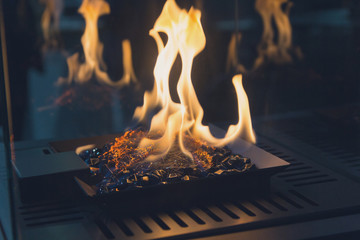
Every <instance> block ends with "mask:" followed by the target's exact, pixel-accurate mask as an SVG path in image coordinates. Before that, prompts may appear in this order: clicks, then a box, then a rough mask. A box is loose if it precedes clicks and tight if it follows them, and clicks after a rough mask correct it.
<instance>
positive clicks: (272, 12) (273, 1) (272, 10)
mask: <svg viewBox="0 0 360 240" xmlns="http://www.w3.org/2000/svg"><path fill="white" fill-rule="evenodd" d="M283 4H286V8H285V10H283V9H282V5H283ZM291 6H292V2H290V1H289V0H256V3H255V9H256V10H257V11H258V13H259V14H260V16H261V18H262V20H263V24H264V31H263V35H262V39H261V43H260V44H259V46H258V51H259V57H258V58H257V59H256V61H255V65H254V68H255V69H256V68H258V67H259V66H260V65H261V64H262V63H263V62H264V61H265V59H268V60H269V61H273V62H276V63H285V62H291V61H292V58H291V56H290V54H289V50H290V49H291V48H292V36H291V34H292V29H291V24H290V20H289V13H290V8H291ZM272 19H274V21H275V25H276V28H277V33H278V36H277V43H275V42H274V30H273V27H272Z"/></svg>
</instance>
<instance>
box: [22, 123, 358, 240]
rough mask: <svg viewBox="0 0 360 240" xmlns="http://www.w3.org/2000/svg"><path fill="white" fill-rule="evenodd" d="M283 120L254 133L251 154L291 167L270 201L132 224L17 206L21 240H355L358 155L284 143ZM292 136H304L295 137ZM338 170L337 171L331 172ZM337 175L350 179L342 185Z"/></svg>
mask: <svg viewBox="0 0 360 240" xmlns="http://www.w3.org/2000/svg"><path fill="white" fill-rule="evenodd" d="M285 120H286V119H285ZM285 120H284V119H282V120H279V119H277V120H273V122H269V121H267V122H265V124H264V122H263V123H262V124H261V126H264V128H262V127H261V126H260V127H259V128H258V129H259V130H258V134H259V135H260V136H259V142H260V143H259V144H258V146H259V147H261V148H263V149H265V150H266V151H268V152H270V153H272V154H274V155H276V156H278V157H280V158H282V159H284V160H285V161H287V162H289V163H291V165H290V167H288V168H287V169H286V170H285V171H283V172H281V173H279V174H277V175H276V176H274V177H272V193H271V195H269V196H268V197H267V198H252V199H247V200H241V201H240V200H234V201H230V202H219V203H217V204H214V205H210V206H206V205H204V206H202V205H201V206H198V207H195V208H192V209H183V210H178V211H174V212H158V213H154V214H150V215H140V216H132V217H131V218H122V216H116V217H112V216H110V215H108V214H106V213H105V212H103V211H102V210H101V209H99V208H98V207H97V206H95V205H91V204H89V203H84V202H81V201H79V202H73V201H66V200H64V201H61V202H47V203H43V204H38V205H21V206H20V207H19V208H18V209H17V212H18V218H19V220H20V221H19V222H20V225H21V226H20V227H21V231H22V233H23V236H24V239H40V238H41V239H57V238H59V239H62V237H63V236H64V234H66V239H162V238H166V239H169V238H170V239H189V238H207V239H215V238H220V239H235V238H238V237H245V238H248V239H249V238H260V239H261V238H263V237H266V238H267V239H279V237H281V239H298V238H302V239H303V238H310V237H320V236H324V235H327V234H339V233H342V232H347V233H350V234H351V236H353V235H354V234H355V235H356V236H359V235H358V234H359V230H360V227H359V226H356V224H355V225H354V224H351V223H356V222H359V220H360V191H359V186H360V185H359V183H358V181H357V180H358V179H359V178H358V177H360V174H359V172H360V171H357V170H356V169H357V168H356V166H357V165H355V167H354V165H353V164H357V163H356V162H357V161H358V155H356V154H355V153H354V154H352V153H351V152H349V151H346V150H344V151H342V149H336V151H335V149H332V148H330V147H331V145H330V144H329V146H328V147H329V148H328V149H329V150H328V152H324V151H323V150H322V149H320V147H319V148H316V145H313V146H310V145H309V144H305V141H307V140H306V139H305V140H303V141H301V140H300V139H296V138H295V137H294V136H291V134H289V133H291V131H290V130H291V127H289V128H288V130H289V129H290V130H289V131H287V132H286V133H284V132H280V131H279V130H278V129H277V128H276V127H274V126H275V125H274V122H275V123H276V122H278V123H281V125H282V126H284V121H285ZM285 122H286V121H285ZM288 122H293V121H292V119H290V120H288ZM300 122H301V123H304V122H303V121H300ZM270 123H271V124H270ZM317 127H318V126H317ZM293 128H294V127H293ZM264 129H266V131H264ZM284 129H285V128H284ZM310 131H311V129H310ZM313 134H314V135H316V132H315V133H313ZM292 135H296V136H299V138H300V136H305V135H301V131H294V132H293V134H292ZM268 136H271V140H270V139H269V137H268ZM321 137H322V138H323V140H324V141H326V139H331V138H329V137H327V138H326V139H324V137H325V136H321ZM273 139H275V140H273ZM319 139H320V137H319ZM279 143H281V144H279ZM309 143H311V144H313V143H312V142H310V141H309ZM322 146H327V144H324V143H323V145H322ZM325 159H326V161H327V162H326V164H327V163H330V162H331V164H330V168H327V167H325V166H324V165H326V164H325V162H324V161H325ZM347 162H350V163H349V164H346V163H347ZM338 165H339V166H340V165H341V166H342V168H341V169H339V171H338V172H335V171H334V169H336V168H337V167H338ZM344 172H346V173H351V177H350V178H348V177H345V176H344V175H343V174H342V173H344ZM220 235H221V236H220ZM210 236H214V237H210Z"/></svg>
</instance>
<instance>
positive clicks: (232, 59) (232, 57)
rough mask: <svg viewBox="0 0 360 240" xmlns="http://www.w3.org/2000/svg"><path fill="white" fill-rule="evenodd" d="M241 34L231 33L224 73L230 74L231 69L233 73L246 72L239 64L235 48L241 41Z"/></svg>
mask: <svg viewBox="0 0 360 240" xmlns="http://www.w3.org/2000/svg"><path fill="white" fill-rule="evenodd" d="M241 37H242V36H241V33H233V34H232V35H231V39H230V43H229V47H228V53H227V59H226V72H228V73H229V72H230V70H231V69H234V70H235V72H241V73H245V72H246V71H247V70H246V68H245V66H244V65H242V64H240V63H239V59H238V56H237V46H238V45H239V44H240V41H241Z"/></svg>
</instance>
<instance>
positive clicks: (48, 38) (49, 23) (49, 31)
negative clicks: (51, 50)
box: [40, 0, 63, 48]
mask: <svg viewBox="0 0 360 240" xmlns="http://www.w3.org/2000/svg"><path fill="white" fill-rule="evenodd" d="M40 2H41V3H43V4H45V9H44V12H43V14H42V16H41V29H42V32H43V37H44V41H45V44H44V47H45V48H47V47H49V46H56V45H57V40H56V35H57V34H58V33H59V25H60V17H61V14H62V11H63V0H40Z"/></svg>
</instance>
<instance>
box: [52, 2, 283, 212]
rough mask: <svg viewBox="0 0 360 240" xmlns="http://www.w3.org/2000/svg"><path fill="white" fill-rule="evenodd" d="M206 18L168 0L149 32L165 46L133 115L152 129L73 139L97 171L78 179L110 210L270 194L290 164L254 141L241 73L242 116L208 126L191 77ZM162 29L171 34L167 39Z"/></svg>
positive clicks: (237, 79)
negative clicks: (175, 73)
mask: <svg viewBox="0 0 360 240" xmlns="http://www.w3.org/2000/svg"><path fill="white" fill-rule="evenodd" d="M94 7H95V6H94ZM200 18H201V12H200V11H199V10H197V9H195V8H191V9H190V10H189V11H187V10H185V9H181V8H179V7H178V6H177V4H176V2H175V1H174V0H168V1H166V3H165V5H164V7H163V10H162V12H161V14H160V16H159V17H158V19H157V20H156V21H155V24H154V26H153V28H152V29H151V30H150V36H152V37H153V38H154V40H155V41H156V44H157V47H158V52H159V54H158V58H157V61H156V64H155V68H154V86H153V89H152V91H150V92H145V94H144V103H143V106H141V107H138V108H137V109H136V110H135V113H134V119H136V120H137V121H138V122H140V123H141V124H142V125H148V126H149V127H148V128H146V130H141V129H136V130H129V131H126V132H125V133H123V134H121V135H120V136H116V138H115V140H114V139H111V140H108V141H105V142H100V143H99V142H98V144H97V146H94V142H87V143H85V142H86V141H85V142H82V141H80V142H78V143H76V144H75V143H73V147H74V146H77V147H78V148H77V149H76V151H77V153H78V154H79V156H80V157H81V158H82V159H83V160H84V161H85V162H86V164H87V165H88V166H89V168H90V171H91V174H90V175H89V176H88V178H86V179H82V180H80V179H77V182H78V183H79V185H80V187H81V188H82V189H83V191H84V192H85V193H86V194H87V195H88V196H90V197H92V198H94V199H98V200H100V201H101V202H102V203H104V202H106V203H112V204H111V205H112V209H113V208H114V207H113V206H119V207H120V208H122V209H124V207H123V206H134V207H135V208H136V209H137V210H138V209H139V206H141V208H143V207H145V208H151V209H154V208H156V207H157V206H159V207H161V208H162V209H164V208H166V207H167V206H169V207H170V206H182V205H188V204H190V203H191V204H193V203H194V202H197V201H198V200H201V201H202V202H203V201H204V200H216V199H218V198H224V197H228V196H237V197H238V196H239V195H244V196H248V195H251V194H254V193H266V192H267V190H268V186H269V182H270V180H269V177H270V175H271V174H273V173H274V172H276V171H278V170H280V169H281V168H282V167H284V166H286V164H287V163H286V162H284V161H282V160H280V159H278V158H276V157H274V156H272V155H270V154H267V153H265V152H263V151H262V150H260V149H258V148H256V147H255V146H254V144H255V142H256V137H255V133H254V132H253V129H252V123H251V117H250V109H249V102H248V98H247V95H246V92H245V90H244V88H243V86H242V75H240V74H239V75H235V76H234V77H233V79H232V82H233V85H234V88H235V91H236V96H237V103H238V116H239V118H238V122H237V123H236V124H235V125H230V126H229V128H228V129H227V131H226V133H225V134H222V135H221V137H217V136H215V135H214V134H213V132H211V131H210V128H209V126H206V125H204V124H203V116H204V111H203V109H202V106H201V105H200V102H199V101H198V98H197V95H196V91H195V89H194V86H193V84H192V79H191V71H192V64H193V60H194V58H195V57H196V56H197V55H198V54H199V53H200V52H201V51H202V50H203V49H204V48H205V44H206V39H205V34H204V31H203V29H202V25H201V21H200ZM160 33H161V34H163V33H164V34H166V36H167V41H164V39H163V38H162V37H161V35H160ZM178 55H179V56H180V58H181V62H182V71H181V74H180V76H179V80H178V84H177V95H178V97H179V102H175V101H174V100H173V98H172V96H171V93H170V88H169V81H170V79H169V75H170V71H171V69H172V66H173V64H174V62H175V59H176V58H177V56H178ZM95 73H96V71H95ZM95 77H96V74H95ZM147 123H148V124H147ZM241 139H244V140H245V141H244V140H241ZM87 144H91V145H90V146H85V145H87ZM59 145H60V148H61V143H60V144H59V143H53V144H52V146H53V148H54V149H56V150H59V148H58V147H59ZM57 146H58V147H57ZM227 146H232V147H230V148H229V147H227ZM85 148H88V149H85ZM72 150H75V148H73V149H72ZM269 162H270V164H269ZM144 202H145V203H144ZM119 203H121V204H120V205H119ZM127 210H129V209H128V208H127ZM131 211H133V209H131Z"/></svg>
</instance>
